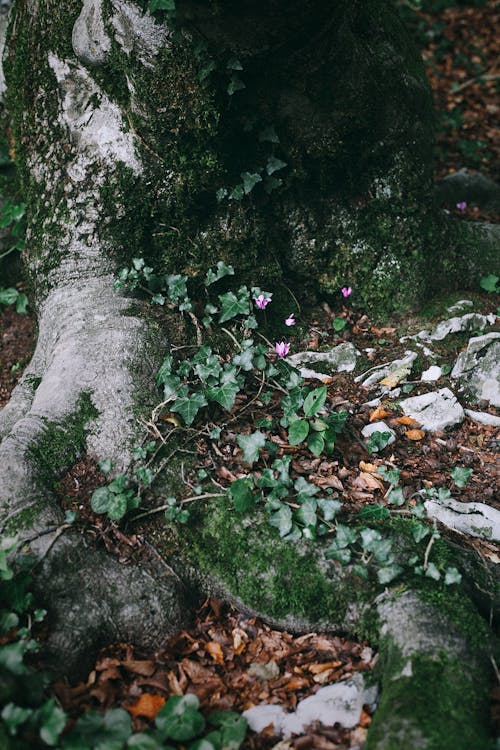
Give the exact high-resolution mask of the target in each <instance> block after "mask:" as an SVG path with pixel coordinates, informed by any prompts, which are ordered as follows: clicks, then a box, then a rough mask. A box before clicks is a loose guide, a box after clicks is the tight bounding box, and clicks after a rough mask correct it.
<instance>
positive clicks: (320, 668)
mask: <svg viewBox="0 0 500 750" xmlns="http://www.w3.org/2000/svg"><path fill="white" fill-rule="evenodd" d="M341 664H342V662H341V661H338V660H337V661H325V662H322V663H315V664H310V665H309V666H308V667H306V669H307V670H308V671H309V672H312V673H313V674H321V672H325V671H326V670H327V669H334V668H335V667H340V665H341Z"/></svg>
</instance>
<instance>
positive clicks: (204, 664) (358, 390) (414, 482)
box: [0, 2, 500, 750]
mask: <svg viewBox="0 0 500 750" xmlns="http://www.w3.org/2000/svg"><path fill="white" fill-rule="evenodd" d="M499 22H500V3H498V2H488V3H486V4H485V5H484V6H481V7H460V8H457V7H452V8H446V9H444V10H441V11H439V12H434V13H429V12H423V11H421V12H418V13H417V14H415V15H414V17H413V26H414V30H415V33H416V35H417V38H418V39H419V41H420V43H421V46H422V54H423V59H424V61H425V64H426V69H427V73H428V76H429V78H430V80H431V83H432V86H433V89H434V95H435V103H436V107H437V110H438V137H437V152H436V177H437V178H442V177H443V176H444V175H446V174H449V173H451V172H453V171H458V170H459V169H461V168H463V167H467V168H468V169H470V170H478V171H481V172H483V173H485V174H489V175H490V176H491V177H493V178H496V179H498V174H499V173H500V131H499V129H498V126H497V123H498V121H499V114H500V105H499V103H498V102H499V99H498V88H499V80H500V79H499V75H500V39H499V37H498V34H496V33H495V29H498V28H499ZM447 208H448V209H449V210H450V211H452V212H453V213H455V214H457V215H461V217H462V218H463V219H468V220H478V219H481V220H484V219H487V220H489V221H496V222H498V221H500V216H499V215H494V214H492V213H485V212H484V211H482V210H481V208H480V207H478V206H474V205H468V206H467V207H466V209H465V210H463V211H461V210H459V209H457V208H456V206H448V207H447ZM493 270H494V269H492V271H493ZM462 296H465V297H467V299H471V300H472V301H473V303H474V311H476V310H477V311H478V312H482V313H491V312H496V304H495V301H494V300H493V295H491V294H487V293H481V292H480V290H478V292H477V293H474V294H473V295H471V294H469V293H466V294H464V295H462ZM459 298H460V295H458V294H457V295H453V296H452V297H450V299H449V300H447V304H448V305H450V304H452V302H454V301H455V300H457V299H459ZM350 301H351V300H349V302H350ZM352 302H353V309H351V307H350V305H348V304H345V305H343V306H340V305H339V307H340V310H337V311H336V317H337V318H339V317H340V318H343V319H344V320H345V321H346V327H345V329H344V330H343V331H342V332H340V333H338V332H336V331H335V330H334V328H333V325H332V322H333V313H332V311H331V310H330V309H329V308H328V306H323V307H322V308H319V309H318V310H316V311H315V312H314V313H313V314H312V316H311V318H310V320H309V326H308V330H307V332H305V334H304V337H303V340H302V341H301V342H300V345H299V343H297V344H296V350H301V349H306V348H307V349H309V350H314V349H318V347H320V348H321V349H325V348H327V347H328V345H330V346H333V345H336V344H338V343H341V342H342V341H351V342H352V343H353V344H354V345H355V347H356V348H357V349H358V350H360V351H365V352H366V350H367V349H368V350H369V351H368V352H366V367H365V369H368V368H369V367H371V366H373V365H376V364H379V363H382V362H388V361H390V360H393V359H395V358H396V357H398V356H401V354H402V353H403V352H404V350H405V348H406V345H405V346H403V345H402V344H401V342H400V340H399V339H400V337H401V336H402V335H403V333H407V334H408V333H410V334H411V333H415V332H416V331H417V330H418V329H419V327H421V326H422V323H423V320H425V321H426V327H431V326H432V325H433V324H434V323H435V322H437V321H438V320H440V319H442V318H443V317H446V315H445V314H443V311H444V309H445V306H442V307H441V308H440V309H428V310H427V311H424V312H425V313H426V317H424V318H422V317H419V318H418V319H417V318H411V319H406V320H399V321H394V323H393V324H391V325H388V326H386V327H383V328H379V327H377V326H376V325H374V324H373V323H372V322H371V321H370V320H368V318H367V317H366V316H364V315H363V314H362V312H359V311H358V312H356V311H355V293H354V294H353V296H352ZM491 330H493V329H491ZM496 330H498V329H496ZM35 335H36V331H35V325H34V323H33V321H32V320H31V318H30V317H29V316H26V315H19V314H17V313H16V312H15V311H14V310H13V309H12V308H8V307H6V308H4V309H3V310H2V309H0V407H1V406H3V405H4V404H5V403H6V402H7V401H8V398H9V394H10V392H11V390H12V388H13V387H14V386H15V384H16V382H17V381H18V380H19V377H20V376H21V374H22V371H23V368H24V366H25V365H26V363H27V362H28V360H29V357H30V354H31V352H32V349H33V346H34V342H35ZM452 339H453V340H452V341H451V343H450V341H449V340H448V341H446V342H443V344H442V348H441V349H440V350H439V352H438V356H439V363H440V364H442V365H448V366H451V365H452V364H453V362H454V361H455V359H456V357H457V355H458V354H459V352H460V351H461V350H462V349H463V348H464V347H465V345H466V343H467V339H466V338H464V337H463V336H461V335H459V334H455V335H454V337H453V336H452ZM408 348H411V347H408ZM432 363H433V362H431V361H430V360H427V359H426V358H425V356H423V355H422V357H421V358H419V361H418V364H417V367H416V370H415V371H414V372H413V373H412V380H411V381H409V382H407V383H406V384H405V385H406V387H407V390H406V391H405V393H408V394H409V393H411V395H415V394H417V393H420V392H425V391H426V390H429V389H430V388H429V387H430V386H432V387H444V386H447V385H448V384H449V380H448V379H447V376H446V375H444V376H443V378H442V379H441V380H440V381H439V384H438V386H435V385H433V384H431V383H428V384H424V383H422V381H420V374H421V372H422V370H424V369H425V368H426V367H428V366H429V364H432ZM444 369H445V370H446V369H447V368H446V367H445V368H444ZM356 374H358V372H356ZM328 388H329V400H330V403H331V404H332V405H333V406H342V408H346V409H348V410H349V411H350V412H351V418H350V421H349V430H348V431H346V433H345V434H344V435H343V436H342V437H341V439H340V440H339V442H338V445H337V448H336V451H335V453H334V454H333V456H332V457H331V458H330V459H328V460H322V459H321V458H314V457H313V458H311V454H310V453H308V452H307V451H306V450H301V449H300V448H298V447H297V448H296V449H295V448H294V450H289V449H291V446H288V449H286V447H284V446H281V448H283V450H284V452H287V450H288V452H291V453H292V456H293V461H292V466H293V471H294V472H295V473H296V475H297V476H304V477H305V478H306V479H307V480H308V481H311V482H313V483H315V484H317V485H318V486H320V487H330V488H332V489H333V490H334V491H335V493H336V494H337V496H338V497H339V498H340V499H341V500H342V502H343V503H345V504H348V505H349V509H350V512H352V513H356V512H359V510H360V509H362V508H363V507H364V506H365V505H367V504H370V503H375V502H379V503H380V502H383V499H384V496H385V493H386V489H387V487H386V485H385V484H384V482H383V481H382V479H381V477H380V476H379V475H378V474H377V465H378V464H380V463H382V460H381V459H379V458H378V457H376V458H375V459H374V457H373V456H371V455H369V454H368V453H367V450H366V445H365V443H364V441H363V439H362V437H361V429H362V428H363V427H364V426H365V425H366V424H368V423H370V422H371V421H374V419H380V418H383V419H384V420H385V421H386V422H387V423H388V424H389V426H391V427H392V428H393V429H394V430H395V432H396V434H397V440H396V443H395V444H394V445H393V446H391V450H390V451H387V452H386V453H385V454H384V457H385V460H386V461H389V462H390V463H395V464H396V465H397V466H398V467H400V468H401V469H402V483H403V485H404V491H405V494H407V495H408V496H409V495H410V494H411V493H413V492H414V491H416V490H417V489H419V488H420V487H422V486H427V487H443V488H451V486H452V481H451V478H450V477H451V470H452V469H453V468H454V467H455V466H457V465H459V466H463V467H464V468H470V469H472V474H471V478H470V481H469V482H468V483H467V485H466V486H465V487H464V488H463V489H462V491H461V495H460V498H459V499H460V500H461V501H464V502H465V501H467V502H469V501H475V500H476V501H481V502H488V503H490V504H491V505H493V506H494V507H496V508H497V509H500V500H499V498H498V497H495V495H494V487H495V460H497V458H498V455H497V453H496V450H497V447H498V434H497V432H498V431H495V429H494V428H493V427H491V426H485V425H480V424H478V423H477V422H474V421H473V420H471V419H469V418H466V419H465V420H464V421H463V422H462V424H461V425H459V426H457V427H455V428H453V429H452V430H446V431H442V432H438V433H432V434H430V433H423V432H421V431H420V430H419V429H418V425H416V426H415V425H412V424H405V423H404V422H401V419H400V416H399V414H398V412H397V411H396V410H395V409H394V408H393V406H392V405H391V404H390V403H384V401H382V403H381V404H380V405H379V406H377V407H369V406H366V402H367V401H368V400H369V395H368V394H367V391H366V389H364V388H363V387H362V386H360V385H359V384H355V383H354V380H353V377H352V375H347V374H345V373H343V374H340V375H336V376H334V377H332V378H331V379H330V382H329V383H328ZM480 406H481V405H480ZM482 406H483V407H485V405H482ZM485 408H487V407H485ZM270 409H271V410H272V404H271V406H270V408H269V409H267V408H261V409H260V410H259V409H258V408H257V407H256V408H255V410H254V411H252V410H247V411H246V412H245V417H244V418H242V419H241V420H239V421H238V422H237V424H236V426H237V431H238V432H245V431H248V430H249V429H254V427H255V424H256V422H257V421H258V420H259V419H266V418H268V417H269V416H270ZM489 411H490V412H492V411H493V410H492V409H489ZM271 416H272V414H271ZM415 427H417V429H415ZM198 449H199V452H200V465H199V467H198V468H201V469H203V468H204V467H206V468H209V467H210V471H211V472H212V473H213V474H214V477H215V478H216V480H217V481H218V482H219V486H221V485H222V486H227V483H228V482H229V481H231V479H234V478H236V477H237V476H238V474H239V472H240V471H241V451H240V450H239V449H238V447H237V445H236V444H235V442H234V437H231V434H228V433H226V434H225V435H223V436H222V438H221V441H220V442H217V444H216V445H215V449H214V446H213V445H212V444H211V443H210V441H206V440H203V441H200V443H199V445H198ZM218 454H219V455H218ZM306 454H307V455H306ZM104 480H105V478H104V476H103V475H102V474H101V472H100V471H99V469H98V467H97V466H96V465H95V464H94V463H92V462H91V461H88V460H85V459H82V460H81V461H80V462H79V463H77V464H76V465H75V466H73V467H72V468H71V469H70V470H69V471H68V472H67V473H66V474H65V475H64V476H63V477H61V480H60V483H59V495H60V498H61V502H62V503H63V505H64V506H65V507H66V508H67V509H73V510H78V511H79V512H80V519H81V520H80V521H79V522H80V523H86V524H87V526H88V527H89V526H90V529H91V531H92V533H93V534H94V536H95V539H96V543H104V544H105V545H106V547H107V548H108V549H109V550H110V551H112V552H114V553H115V554H116V555H117V556H118V557H119V558H120V559H122V560H123V561H124V562H126V561H127V560H129V559H133V558H134V557H135V555H136V553H137V551H138V550H139V549H140V548H141V546H142V545H143V541H142V539H141V538H140V537H138V536H136V535H134V533H133V531H130V530H129V531H118V530H117V528H116V526H115V525H114V524H112V523H110V522H109V520H107V519H105V518H104V517H103V516H95V514H92V512H91V510H90V496H91V494H92V492H93V490H94V489H95V488H96V487H98V486H100V485H101V484H103V482H104ZM192 480H193V478H192V477H186V482H187V485H186V486H187V487H188V485H190V484H192ZM463 543H465V544H468V545H470V546H473V547H475V548H476V549H477V550H478V551H480V553H481V554H482V555H485V556H487V557H490V559H496V560H497V561H498V559H499V557H498V549H497V548H496V547H495V545H492V544H489V543H488V542H484V541H478V540H477V539H473V538H470V539H468V540H465V541H464V542H463ZM376 660H377V657H376V654H374V652H373V651H372V649H371V648H370V646H369V644H366V643H355V642H353V641H351V640H348V639H343V638H339V637H332V636H324V635H321V634H315V633H313V634H305V635H302V636H293V635H291V634H288V633H282V632H278V631H275V630H273V629H272V628H270V627H269V626H267V625H265V624H264V623H262V622H260V621H259V620H257V619H255V618H248V617H246V616H243V615H241V614H239V613H238V612H235V611H233V610H230V609H228V608H227V607H225V606H221V605H220V604H219V603H218V602H216V601H213V600H208V601H207V602H205V603H204V604H203V605H202V607H201V608H200V610H199V612H198V614H197V617H196V620H195V622H194V624H193V627H192V628H191V629H190V630H189V631H185V632H182V633H179V634H177V635H176V636H175V637H174V638H173V639H172V640H171V641H170V643H169V644H168V646H167V647H166V648H165V649H162V650H161V651H159V652H157V653H155V654H143V653H139V652H137V651H135V650H134V648H133V646H132V645H130V644H115V645H113V646H110V647H109V648H107V649H106V650H105V651H104V652H102V653H101V655H100V656H99V658H98V660H97V661H96V664H95V666H94V668H93V670H91V672H90V674H89V676H88V678H87V679H86V680H84V681H83V682H80V683H78V684H77V685H71V684H69V683H68V682H66V681H59V682H58V683H57V684H56V685H55V693H56V695H57V697H58V699H59V700H60V702H61V704H62V705H63V707H64V708H65V709H66V710H68V711H69V712H70V713H71V715H72V716H74V717H76V716H78V715H79V714H80V713H81V712H82V711H83V710H85V709H87V708H90V707H94V708H95V707H97V708H109V707H116V706H122V707H124V708H125V709H126V710H127V711H129V713H130V714H131V716H132V717H133V722H134V727H135V729H136V730H138V731H140V730H141V729H143V728H144V727H146V726H147V725H148V724H150V723H151V722H152V721H153V719H154V717H155V716H156V713H157V712H158V711H159V709H160V708H161V706H162V705H163V704H164V702H165V700H166V699H167V698H168V696H169V695H172V694H184V693H185V692H186V691H188V692H194V693H196V694H197V695H198V696H199V698H200V700H201V703H202V707H204V708H207V709H210V708H212V709H213V708H217V709H222V708H231V709H234V710H238V711H240V710H244V709H246V708H248V707H250V706H251V705H255V704H258V703H260V702H268V703H280V704H281V705H283V706H284V707H285V708H287V707H288V708H290V709H294V708H295V707H296V705H297V702H298V701H299V700H301V699H302V698H303V697H305V696H306V695H309V694H311V693H313V692H315V691H316V690H317V689H318V687H320V686H323V685H325V684H330V683H332V682H335V681H338V680H346V679H348V678H349V677H350V676H352V675H353V674H354V673H355V672H356V671H366V670H369V669H371V668H372V667H373V666H374V665H375V664H376ZM256 662H257V663H259V664H265V665H270V664H274V665H275V666H274V667H273V668H272V669H271V671H270V672H269V673H268V674H267V676H266V675H264V676H263V675H262V674H261V675H260V676H259V675H258V674H257V673H256V672H255V671H252V665H253V664H255V663H256ZM273 669H277V672H273V671H272V670H273ZM493 709H494V718H495V719H496V721H497V724H498V725H499V726H500V686H499V687H497V688H496V689H495V691H494V694H493ZM370 721H371V717H370V709H369V707H368V706H365V708H364V709H363V711H362V713H361V716H360V720H359V723H358V724H357V725H356V726H354V727H352V728H351V729H343V728H342V727H340V726H339V725H336V726H335V727H329V728H325V727H322V726H320V725H317V726H314V727H311V728H310V730H309V731H308V732H307V733H305V734H304V735H302V736H300V737H297V738H294V739H293V740H292V741H291V742H290V743H289V744H288V745H287V747H288V748H297V750H299V749H300V750H306V749H307V748H317V749H318V750H347V748H352V749H353V748H362V747H363V745H364V742H365V739H366V732H367V728H368V726H369V724H370ZM277 741H278V740H277V739H276V738H275V737H274V736H273V735H272V732H270V731H264V732H262V733H260V734H259V735H255V734H251V735H250V736H249V738H248V739H247V740H246V744H245V747H248V748H251V749H252V750H258V749H260V748H270V747H273V746H276V743H277ZM280 748H282V750H284V748H285V744H283V745H280Z"/></svg>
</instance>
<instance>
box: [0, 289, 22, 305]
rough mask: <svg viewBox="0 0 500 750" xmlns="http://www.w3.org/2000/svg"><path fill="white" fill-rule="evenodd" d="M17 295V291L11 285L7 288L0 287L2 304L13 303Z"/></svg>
mask: <svg viewBox="0 0 500 750" xmlns="http://www.w3.org/2000/svg"><path fill="white" fill-rule="evenodd" d="M18 297H19V292H18V291H17V289H14V288H13V287H9V289H0V302H1V303H2V304H3V305H13V304H14V302H15V301H16V300H17V298H18Z"/></svg>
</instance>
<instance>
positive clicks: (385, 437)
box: [366, 430, 392, 453]
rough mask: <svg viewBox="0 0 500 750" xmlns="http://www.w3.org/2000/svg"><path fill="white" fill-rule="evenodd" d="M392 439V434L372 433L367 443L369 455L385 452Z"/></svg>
mask: <svg viewBox="0 0 500 750" xmlns="http://www.w3.org/2000/svg"><path fill="white" fill-rule="evenodd" d="M391 437H392V433H391V432H385V431H384V432H381V431H380V430H377V431H376V432H372V434H371V435H370V436H369V438H368V440H367V441H366V448H367V450H368V453H377V452H378V451H382V450H384V448H386V447H387V446H388V445H389V441H390V439H391Z"/></svg>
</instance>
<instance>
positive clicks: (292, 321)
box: [285, 313, 297, 326]
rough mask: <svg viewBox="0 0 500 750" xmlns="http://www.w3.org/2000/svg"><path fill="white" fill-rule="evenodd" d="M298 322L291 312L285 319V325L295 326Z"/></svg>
mask: <svg viewBox="0 0 500 750" xmlns="http://www.w3.org/2000/svg"><path fill="white" fill-rule="evenodd" d="M296 322H297V321H296V320H295V318H294V317H293V313H290V315H289V316H288V318H287V319H286V320H285V325H286V326H294V325H295V324H296Z"/></svg>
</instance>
